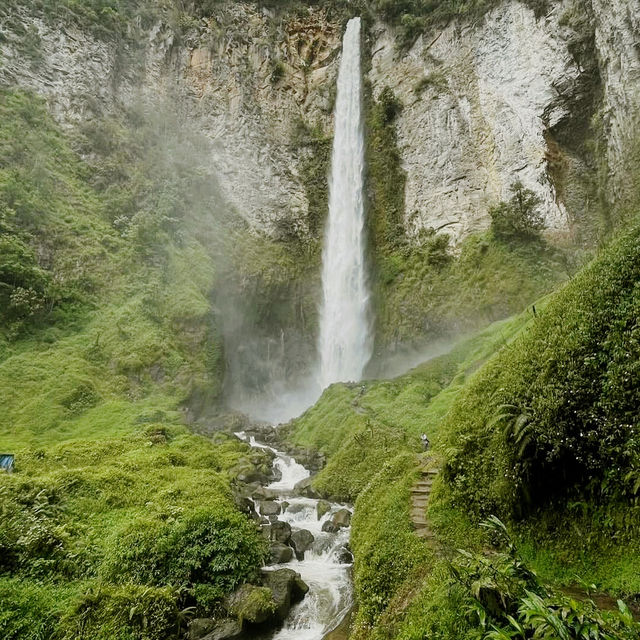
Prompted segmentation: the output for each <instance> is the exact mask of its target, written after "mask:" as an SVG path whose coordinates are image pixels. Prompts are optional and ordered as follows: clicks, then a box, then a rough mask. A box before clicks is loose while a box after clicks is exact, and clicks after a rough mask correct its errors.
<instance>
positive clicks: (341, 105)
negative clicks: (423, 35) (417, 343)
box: [319, 18, 372, 388]
mask: <svg viewBox="0 0 640 640" xmlns="http://www.w3.org/2000/svg"><path fill="white" fill-rule="evenodd" d="M361 82H362V81H361V71H360V18H353V19H351V20H349V22H348V24H347V30H346V32H345V34H344V40H343V46H342V60H341V62H340V70H339V73H338V94H337V98H336V110H335V134H334V139H333V155H332V159H331V181H330V184H329V220H328V222H327V231H326V236H325V243H324V251H323V255H322V292H323V300H322V308H321V312H320V339H319V353H320V372H319V382H320V384H321V386H322V388H325V387H327V386H328V385H330V384H331V383H333V382H339V381H357V380H360V379H361V377H362V373H363V371H364V367H365V366H366V364H367V362H368V361H369V358H370V357H371V352H372V339H371V327H370V323H369V289H368V283H367V276H366V270H365V233H364V222H365V221H364V202H363V188H364V136H363V131H362V87H361Z"/></svg>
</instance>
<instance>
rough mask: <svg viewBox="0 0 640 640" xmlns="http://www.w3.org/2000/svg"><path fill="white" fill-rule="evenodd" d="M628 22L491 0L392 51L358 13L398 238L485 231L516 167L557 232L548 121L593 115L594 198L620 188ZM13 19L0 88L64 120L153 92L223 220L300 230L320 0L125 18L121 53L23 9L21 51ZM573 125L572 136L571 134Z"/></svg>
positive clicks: (317, 111) (575, 153)
mask: <svg viewBox="0 0 640 640" xmlns="http://www.w3.org/2000/svg"><path fill="white" fill-rule="evenodd" d="M14 18H15V16H14ZM639 20H640V4H639V3H638V2H637V1H635V0H632V1H631V2H627V1H623V0H617V1H616V2H613V3H611V2H604V0H590V1H589V2H578V1H577V0H564V1H562V2H553V3H550V5H549V11H548V12H547V13H546V14H545V15H540V16H536V15H535V14H534V11H533V10H532V9H531V8H530V7H529V6H526V5H524V4H520V3H519V2H505V3H503V4H502V5H500V6H498V7H497V8H495V9H494V10H492V11H491V12H489V13H488V14H486V15H485V16H484V17H483V18H481V19H478V20H477V21H475V22H459V21H452V22H450V23H449V24H448V25H447V26H445V27H444V28H441V29H436V30H432V31H429V32H428V33H425V34H424V35H422V36H420V37H419V38H418V40H417V41H416V42H415V44H414V45H413V47H412V48H411V49H410V50H409V51H408V52H406V53H404V54H400V53H399V52H398V46H397V42H396V39H395V35H394V32H393V29H392V28H390V27H388V26H385V25H383V24H381V23H377V24H375V25H374V26H373V28H372V30H371V36H370V37H371V41H370V51H371V68H370V74H369V75H370V80H371V83H372V87H373V93H374V95H378V94H379V93H380V91H381V90H382V88H383V87H385V86H389V87H391V88H392V90H393V91H394V93H395V94H396V95H397V96H398V97H399V98H400V100H401V102H402V104H403V109H402V112H401V114H400V116H399V119H398V125H397V129H398V141H399V151H400V155H401V158H402V166H403V169H404V170H405V171H406V175H407V182H406V191H405V228H406V230H407V232H408V233H409V234H410V235H411V234H412V233H415V232H416V231H418V230H419V229H421V228H429V227H431V228H434V229H436V230H438V229H444V230H446V232H447V233H449V234H451V235H452V236H453V237H454V238H455V239H457V240H459V239H461V238H462V237H464V236H465V235H467V234H468V233H469V232H470V231H473V230H477V229H482V228H485V227H486V226H487V224H488V216H487V209H488V207H489V206H491V205H492V204H495V203H496V202H497V201H499V200H500V199H501V198H504V197H505V196H506V195H507V193H508V189H509V187H510V185H511V184H512V183H513V181H514V180H515V179H520V180H522V182H524V184H525V185H526V186H527V187H529V188H531V189H533V190H534V191H536V192H537V193H538V195H539V196H540V197H541V198H542V199H543V202H544V215H545V218H546V221H547V224H548V228H549V229H550V231H551V232H553V233H556V234H567V233H568V232H569V231H570V230H571V228H572V226H573V225H574V223H575V222H576V219H577V218H578V217H579V213H578V210H583V209H584V207H585V205H586V204H587V203H588V199H589V193H588V188H587V187H586V186H585V181H587V178H586V177H585V176H586V175H587V174H588V173H589V170H590V169H592V168H593V167H589V166H588V165H589V158H588V157H587V155H588V154H586V153H585V152H584V150H583V149H580V146H581V145H580V142H581V141H580V140H577V141H576V140H575V139H574V140H573V141H572V143H569V144H567V143H566V141H563V140H560V142H559V148H558V144H556V143H557V140H556V136H555V133H556V132H557V130H558V128H559V127H565V126H566V125H567V123H570V122H571V121H572V120H578V119H580V118H582V119H583V120H585V118H587V119H588V118H590V117H591V116H592V115H594V113H595V112H596V111H598V113H599V115H600V122H601V125H602V131H601V133H602V136H603V137H604V147H605V153H604V155H605V157H606V160H607V164H608V167H609V176H608V177H609V179H610V180H609V184H608V187H609V191H608V193H609V195H610V197H611V198H619V197H621V196H622V195H623V194H624V192H625V188H626V187H625V180H626V176H625V172H624V170H621V168H623V167H626V166H627V159H628V157H629V150H630V148H631V147H632V145H633V137H634V125H635V123H636V121H637V118H638V111H639V105H640V57H639V56H640V54H639V51H638V48H637V46H636V43H637V39H638V37H637V35H638V28H639V25H638V21H639ZM15 23H16V21H15V19H14V21H13V22H12V23H11V24H13V25H14V30H13V31H12V28H11V26H9V27H8V28H6V29H5V33H4V36H5V37H4V41H3V43H2V45H1V46H2V58H3V64H2V67H1V68H0V83H2V84H5V85H20V86H24V87H28V88H30V89H32V90H34V91H35V92H37V93H40V94H42V95H44V96H46V97H47V100H48V102H49V105H50V108H51V110H52V112H53V113H54V115H55V116H56V118H57V119H59V120H60V121H62V122H64V123H67V124H72V123H78V122H82V121H84V120H87V119H91V118H93V117H95V115H96V111H98V112H104V111H109V110H117V109H118V108H120V107H122V106H126V105H127V104H130V103H131V102H133V101H135V100H139V99H140V98H141V97H146V98H147V99H149V98H150V99H153V98H154V97H157V96H162V95H165V96H166V95H169V96H171V99H172V100H174V101H176V102H177V103H179V106H180V109H181V110H182V111H184V112H186V113H187V114H188V116H189V117H190V118H192V119H193V120H194V121H195V122H196V123H197V126H198V127H199V128H200V130H201V131H202V134H203V135H204V136H206V137H207V138H208V139H209V140H210V141H211V146H210V149H211V157H210V161H211V166H212V167H214V168H215V171H216V173H217V174H218V176H219V182H220V188H221V190H222V192H223V193H224V195H225V198H226V200H227V201H228V202H229V203H230V204H231V205H232V206H233V207H234V208H235V210H236V211H237V213H238V214H239V215H240V216H242V217H243V218H244V219H245V220H247V221H248V222H249V223H250V224H251V225H253V226H255V227H258V228H261V229H264V230H266V231H270V232H274V231H275V230H276V229H277V228H278V225H279V223H280V224H282V221H285V222H286V224H288V225H289V226H290V227H292V228H293V229H294V231H295V233H297V234H300V235H304V234H306V233H308V231H309V225H308V219H307V218H308V197H307V193H306V192H305V188H304V184H303V180H302V179H301V176H300V164H301V160H302V159H303V157H304V154H305V151H304V149H300V147H298V146H296V145H295V144H292V138H293V135H294V132H295V129H296V126H297V125H298V123H299V122H301V121H303V122H305V123H307V124H312V125H313V126H318V127H320V129H321V130H322V131H324V132H325V133H330V130H331V111H332V96H333V86H334V84H335V76H336V73H337V59H338V56H339V50H340V42H341V35H342V33H341V31H342V26H341V24H340V23H339V21H337V20H336V19H328V18H327V12H326V10H323V9H311V10H309V12H308V14H304V15H298V16H296V15H293V14H292V15H289V16H286V17H284V18H283V17H282V16H276V15H274V14H271V13H270V12H269V11H267V10H259V9H257V8H256V7H255V6H253V5H250V4H245V3H228V4H221V6H220V9H219V11H217V13H216V15H215V16H213V17H211V18H207V19H192V20H191V21H190V22H189V23H188V24H186V25H182V26H181V30H180V35H178V34H177V32H176V29H175V28H170V27H169V26H168V25H167V24H165V23H163V22H157V23H156V24H155V25H154V26H153V27H152V28H151V29H146V30H145V29H141V28H139V27H136V25H132V26H131V29H132V30H135V29H136V28H138V29H139V33H138V34H137V36H136V38H137V45H136V47H135V49H134V48H133V47H132V45H131V44H122V42H120V43H117V42H116V41H115V40H114V41H110V40H109V38H108V37H107V38H105V37H100V38H98V37H96V36H94V35H91V33H90V32H88V31H87V30H86V29H85V30H83V29H80V28H78V27H74V26H72V25H71V24H70V23H69V22H65V23H57V22H55V21H53V22H52V21H51V20H48V21H45V20H44V19H43V18H41V17H37V16H35V15H33V14H32V13H31V12H30V11H29V10H28V9H26V8H24V9H22V10H21V11H20V13H19V15H18V24H20V25H22V27H24V26H26V27H27V29H29V32H30V33H31V34H32V37H33V38H35V39H36V40H37V41H38V44H37V48H38V51H36V52H34V53H33V57H32V59H31V60H29V59H28V58H25V53H24V50H23V49H21V47H20V46H19V44H20V42H21V41H23V40H24V37H23V36H21V35H20V34H19V33H18V32H17V31H16V30H15ZM587 94H591V95H587ZM587 103H588V104H587ZM577 105H580V108H578V107H577ZM585 110H586V111H590V113H584V112H585ZM576 111H581V113H579V114H576ZM582 124H584V123H582ZM580 126H582V125H580ZM580 126H577V127H574V129H576V132H574V138H575V137H576V136H577V137H581V136H584V135H586V133H585V130H584V127H583V129H582V130H581V129H580ZM559 152H560V153H561V156H562V157H561V158H558V157H557V156H558V153H559ZM553 162H556V163H557V162H559V163H560V165H561V170H562V172H563V176H562V182H563V184H558V182H559V177H558V171H557V169H558V168H557V167H555V171H554V167H553V166H550V165H551V164H553ZM567 183H569V184H568V185H567ZM578 183H579V184H578Z"/></svg>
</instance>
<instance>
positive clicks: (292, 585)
mask: <svg viewBox="0 0 640 640" xmlns="http://www.w3.org/2000/svg"><path fill="white" fill-rule="evenodd" d="M262 582H263V584H264V585H265V587H266V588H268V589H270V590H271V594H272V598H273V602H274V603H275V610H274V616H275V617H276V618H277V619H278V620H280V621H282V620H284V619H285V618H286V617H287V615H288V613H289V610H290V609H291V605H293V604H296V603H297V602H300V600H302V599H303V598H304V596H305V595H306V593H307V592H308V591H309V587H308V585H307V584H306V583H305V582H304V580H302V578H301V576H300V574H299V573H296V572H295V571H293V569H277V570H276V571H269V570H263V572H262Z"/></svg>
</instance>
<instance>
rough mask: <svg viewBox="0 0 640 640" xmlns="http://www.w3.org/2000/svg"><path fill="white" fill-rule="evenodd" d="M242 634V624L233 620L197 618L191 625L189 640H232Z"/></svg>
mask: <svg viewBox="0 0 640 640" xmlns="http://www.w3.org/2000/svg"><path fill="white" fill-rule="evenodd" d="M241 634H242V624H240V622H239V621H238V620H235V619H233V618H224V619H223V620H214V619H213V618H196V619H195V620H192V621H191V624H190V625H189V640H232V639H233V638H239V637H240V635H241Z"/></svg>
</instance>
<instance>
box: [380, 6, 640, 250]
mask: <svg viewBox="0 0 640 640" xmlns="http://www.w3.org/2000/svg"><path fill="white" fill-rule="evenodd" d="M605 5H606V7H605ZM639 16H640V6H639V5H638V3H636V2H631V3H627V2H620V3H614V5H611V3H602V2H593V3H592V6H591V3H576V2H557V3H552V4H551V5H550V10H549V12H548V13H547V14H546V15H543V16H539V17H536V15H535V14H534V11H533V10H532V9H531V8H529V7H528V6H526V5H524V4H520V3H518V2H509V3H503V4H502V5H501V6H499V7H497V8H496V9H494V10H493V11H491V12H489V13H488V14H487V15H486V16H485V17H484V18H483V19H481V20H479V21H478V22H477V23H475V24H460V23H455V22H453V23H451V24H449V25H448V26H447V27H445V28H444V29H442V30H437V31H434V32H430V33H428V34H425V35H424V36H421V37H420V38H419V39H418V41H417V42H416V43H415V45H414V46H413V47H412V49H411V50H410V51H409V52H408V54H407V55H406V56H404V57H403V58H402V59H401V60H400V61H399V62H398V60H397V56H396V54H395V47H394V38H393V34H392V33H391V32H390V31H389V29H388V28H385V27H384V26H378V27H377V29H376V30H375V43H374V44H373V45H372V48H373V56H372V73H371V75H372V79H373V81H374V86H375V87H376V88H377V89H378V90H379V89H380V87H382V86H383V85H389V86H391V87H392V88H393V89H394V91H395V92H396V93H397V95H398V96H400V98H401V99H402V101H403V103H404V105H405V108H404V109H403V111H402V113H401V115H400V118H399V126H398V132H399V143H400V151H401V154H402V158H403V166H404V168H405V170H406V173H407V187H406V193H405V206H406V225H407V229H408V231H410V232H411V231H416V230H417V229H419V228H421V227H433V228H435V229H444V228H446V230H447V232H448V233H450V234H452V235H453V236H454V237H456V238H458V239H459V238H460V237H461V236H464V235H466V234H467V233H468V232H469V231H471V230H474V229H481V228H484V227H486V226H487V224H488V219H487V208H488V207H489V206H491V205H493V204H495V203H496V202H497V201H499V200H500V199H503V198H505V197H506V195H507V192H508V189H509V187H510V185H511V184H512V183H513V181H514V180H515V179H520V180H521V181H522V182H523V183H524V184H525V186H527V187H529V188H530V189H532V190H534V191H535V192H536V193H537V194H538V195H539V196H540V197H541V198H542V201H543V203H544V204H543V208H544V216H545V219H546V222H547V226H548V229H549V230H551V231H552V232H554V233H556V234H557V233H561V234H565V233H567V232H568V231H569V230H570V229H571V228H572V226H573V224H574V223H575V222H576V218H577V217H578V216H579V215H580V214H581V211H583V210H584V208H585V207H588V206H589V205H588V201H587V200H588V195H587V194H586V193H585V192H584V186H585V185H584V183H585V181H586V180H587V178H586V176H585V174H586V173H588V171H587V167H586V166H585V162H588V160H589V159H588V157H587V156H588V154H587V153H585V151H584V149H581V146H582V141H581V140H580V139H579V138H580V137H582V136H585V137H586V136H588V135H589V132H588V131H587V129H588V122H585V120H588V118H589V117H590V116H591V115H594V114H595V111H596V110H597V109H600V113H601V114H602V117H603V122H602V124H603V133H604V136H605V139H606V143H605V144H606V154H605V155H606V160H607V163H608V166H609V167H610V176H611V178H612V181H611V185H610V188H611V191H610V193H611V195H612V196H614V195H615V196H620V195H621V190H622V189H623V188H624V182H625V180H626V179H627V176H625V175H624V174H625V172H624V170H623V169H622V168H623V167H625V166H626V164H625V160H626V158H627V155H628V153H629V150H630V147H631V143H632V141H633V140H632V138H633V135H634V123H635V122H636V119H637V114H638V107H639V104H640V101H639V100H638V90H639V88H640V84H639V83H638V49H637V47H636V46H635V45H634V44H633V43H634V42H637V34H638V30H637V26H638V25H637V22H638V19H639ZM600 77H601V78H602V83H601V82H600ZM600 85H602V86H600ZM600 95H602V102H601V104H600V105H598V104H597V102H598V100H599V98H600ZM585 111H587V112H586V113H585ZM581 120H582V122H581ZM585 125H587V126H585ZM562 128H565V129H566V128H569V129H571V128H572V129H573V131H572V134H573V135H572V138H573V139H568V140H561V141H560V146H561V149H560V152H561V153H562V156H563V157H561V158H557V154H558V152H559V149H558V146H557V144H556V140H555V137H556V132H557V131H558V129H562ZM558 160H560V162H561V163H563V164H564V172H565V174H566V173H567V172H568V171H571V176H572V177H573V178H574V180H573V184H571V182H572V180H571V177H570V178H569V184H568V185H567V184H559V181H558V180H557V178H558V175H557V171H554V169H557V167H554V166H553V163H554V161H555V162H557V161H558ZM564 177H566V176H564ZM576 182H577V183H578V184H576ZM580 183H581V184H580ZM581 187H582V188H581ZM567 190H568V191H569V193H567Z"/></svg>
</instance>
